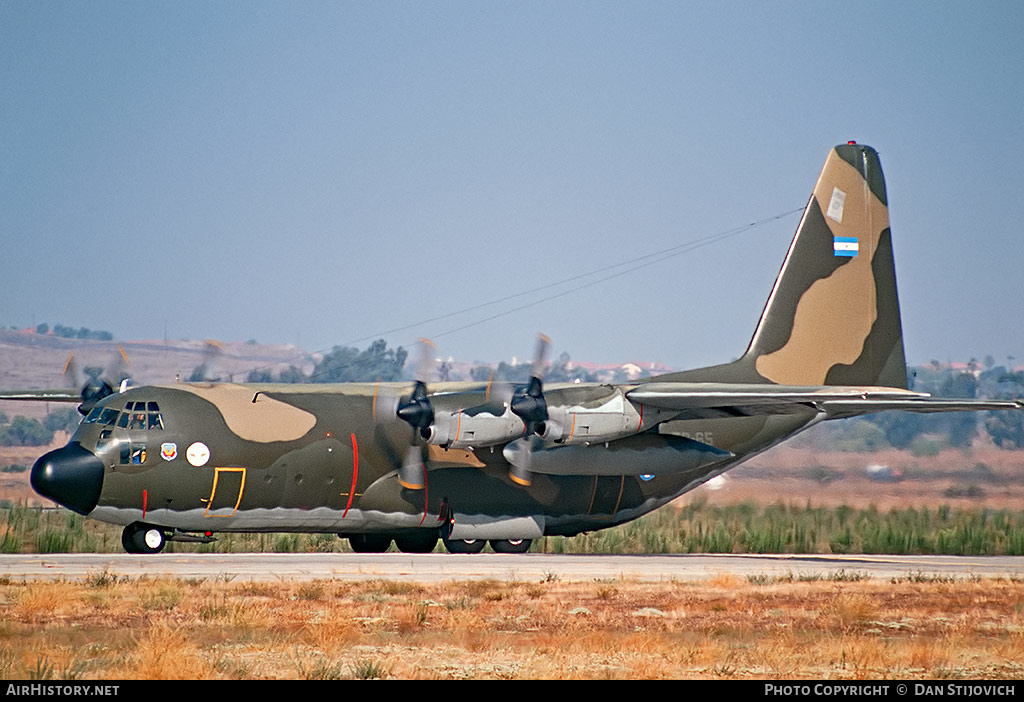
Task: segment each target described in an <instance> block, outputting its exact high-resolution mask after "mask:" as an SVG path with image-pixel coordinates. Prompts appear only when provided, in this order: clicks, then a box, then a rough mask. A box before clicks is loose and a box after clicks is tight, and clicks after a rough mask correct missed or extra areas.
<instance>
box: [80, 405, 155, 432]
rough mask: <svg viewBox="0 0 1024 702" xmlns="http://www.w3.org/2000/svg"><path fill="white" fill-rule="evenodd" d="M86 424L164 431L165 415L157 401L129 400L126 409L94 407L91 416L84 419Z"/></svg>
mask: <svg viewBox="0 0 1024 702" xmlns="http://www.w3.org/2000/svg"><path fill="white" fill-rule="evenodd" d="M83 421H84V423H85V424H99V425H101V426H114V425H115V424H116V425H117V426H119V427H121V428H122V429H149V430H155V431H163V429H164V417H163V414H161V413H160V406H159V405H158V404H157V403H155V402H128V403H127V404H125V407H124V411H119V410H116V409H113V408H112V407H107V408H102V407H94V408H93V410H92V411H91V412H90V413H89V416H88V417H86V418H85V419H84V420H83Z"/></svg>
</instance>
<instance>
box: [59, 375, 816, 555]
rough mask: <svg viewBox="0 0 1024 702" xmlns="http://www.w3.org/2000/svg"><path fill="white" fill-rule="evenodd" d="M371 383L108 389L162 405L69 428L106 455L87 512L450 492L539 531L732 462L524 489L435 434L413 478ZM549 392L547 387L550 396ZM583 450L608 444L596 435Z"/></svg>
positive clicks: (716, 439) (333, 504)
mask: <svg viewBox="0 0 1024 702" xmlns="http://www.w3.org/2000/svg"><path fill="white" fill-rule="evenodd" d="M377 389H378V388H377V387H376V386H375V385H373V384H366V385H362V384H345V385H323V386H310V385H298V386H296V385H260V386H256V385H225V384H218V385H203V384H181V385H175V386H151V387H145V388H138V389H133V390H129V391H127V392H125V393H122V394H119V395H115V396H112V397H109V398H107V399H105V400H104V401H103V402H101V403H100V405H99V406H98V409H99V410H100V411H102V410H103V409H114V410H124V408H125V407H130V406H132V405H134V404H135V403H138V402H145V403H146V404H147V405H150V406H153V405H155V406H156V407H158V408H159V412H160V416H161V421H160V427H159V428H155V427H143V426H142V424H141V423H140V424H139V425H138V426H137V427H136V428H130V426H125V427H119V426H117V425H118V422H116V421H115V422H113V423H112V424H102V423H100V422H97V421H94V422H91V423H83V424H82V425H81V426H80V427H79V429H78V431H77V432H76V433H75V435H74V436H73V437H72V442H77V443H79V444H81V445H82V447H83V448H85V449H87V450H89V451H92V452H93V453H95V454H96V455H97V456H98V457H99V458H100V460H101V461H102V462H103V464H104V478H103V486H102V491H101V493H100V496H99V500H98V503H97V505H96V508H95V510H93V511H92V512H91V513H90V514H89V516H91V517H94V518H96V519H100V520H103V521H107V522H112V523H116V524H125V525H127V524H131V523H132V522H146V523H152V524H159V525H161V526H163V527H166V528H171V529H179V530H182V531H194V532H203V531H211V532H221V531H303V532H333V533H339V534H346V535H347V534H356V533H366V532H381V531H386V532H389V533H400V532H402V531H405V530H417V529H425V528H434V529H436V528H437V527H438V522H439V521H440V519H441V518H442V515H443V507H442V505H447V506H448V508H449V509H450V511H451V513H452V515H453V516H454V518H455V524H456V525H457V527H459V528H460V529H462V530H465V529H467V528H468V529H469V531H468V532H466V533H467V534H469V535H479V536H480V537H481V538H533V537H537V536H540V535H542V534H576V533H579V532H581V531H588V530H593V529H600V528H603V527H607V526H612V525H614V524H619V523H622V522H625V521H628V520H630V519H634V518H636V517H638V516H640V515H642V514H645V513H646V512H649V511H651V510H653V509H655V508H657V507H659V506H661V505H662V504H664V503H665V502H666V501H668V500H671V499H673V498H674V497H676V496H678V495H680V494H682V493H683V492H686V491H687V490H689V489H692V488H693V487H696V486H697V485H699V484H701V483H702V482H704V481H705V480H707V479H708V478H710V477H712V476H714V475H717V474H719V473H721V472H722V471H724V470H726V469H727V468H729V467H731V466H732V465H734V464H735V463H736V462H738V460H739V459H737V458H735V457H730V458H723V459H722V460H719V461H715V462H713V463H711V464H709V465H703V466H699V467H696V468H694V469H692V470H689V471H684V472H680V473H674V474H670V475H657V476H648V475H643V476H641V475H617V476H609V475H602V476H597V475H587V476H583V475H536V476H535V478H534V480H533V482H532V484H531V485H530V486H528V487H524V486H522V485H519V484H517V483H515V482H513V481H512V480H511V479H510V478H509V475H508V464H507V463H506V461H505V459H504V458H503V457H502V453H501V451H500V450H498V449H494V450H492V449H491V448H489V447H484V448H480V449H475V450H463V449H444V448H440V447H435V446H431V447H430V448H429V460H428V462H427V464H426V465H427V470H426V487H425V489H423V490H408V489H405V488H403V487H402V486H401V485H400V484H399V482H398V479H397V467H398V464H399V462H400V460H401V452H402V450H403V449H402V447H404V446H405V445H406V444H407V443H408V441H409V439H408V429H407V428H405V427H403V426H402V425H401V424H397V425H396V424H379V423H376V422H374V421H373V412H372V404H373V402H374V393H375V392H376V391H377ZM579 389H581V388H580V387H579V386H575V387H573V390H576V391H578V390H579ZM558 390H559V388H558V387H554V386H553V387H552V389H551V390H549V394H550V393H557V392H558ZM474 391H475V392H476V393H478V394H479V396H480V398H481V399H482V397H483V389H482V388H481V387H480V386H479V384H474V385H466V384H444V385H440V386H438V387H437V388H436V389H435V393H436V394H435V397H438V396H443V393H453V394H454V395H455V396H457V397H459V399H460V401H465V400H466V398H467V397H469V396H471V393H473V392H474ZM254 396H255V397H256V401H255V402H253V397H254ZM97 414H100V413H97ZM123 414H124V412H122V415H123ZM127 414H131V412H128V413H127ZM815 416H816V415H815V413H813V412H811V411H808V412H807V413H806V414H802V415H801V414H795V415H786V416H781V417H773V416H752V417H742V418H741V417H733V418H728V419H725V418H717V419H715V418H710V419H691V420H681V421H669V422H665V423H662V424H660V425H659V426H658V427H657V428H656V429H655V430H654V431H651V432H649V433H648V434H647V438H646V439H644V438H641V440H640V442H641V443H640V444H639V453H637V455H639V456H642V453H643V442H645V441H646V442H649V443H650V444H651V446H652V447H654V446H656V445H657V442H658V439H659V438H660V437H661V435H662V434H663V433H664V434H675V435H679V436H689V437H691V438H696V439H697V440H698V441H703V442H706V443H708V444H712V445H715V446H718V447H721V448H724V449H726V450H727V451H729V452H731V453H734V454H736V455H738V456H743V458H747V457H749V455H750V454H751V453H754V452H757V451H760V450H763V449H764V448H767V447H768V446H770V445H772V444H774V443H776V442H777V441H778V440H779V439H781V438H782V437H785V436H788V435H790V434H792V433H793V432H794V431H798V430H799V429H801V428H802V427H803V426H806V425H807V424H808V423H809V422H813V421H814V419H815ZM121 423H126V422H121ZM104 432H108V433H107V435H106V436H105V437H104V438H101V434H103V433H104ZM641 436H643V435H641ZM197 445H201V446H203V447H205V450H200V451H198V455H190V454H189V450H190V447H193V446H197ZM126 447H127V448H126ZM140 449H141V453H140ZM585 450H593V451H604V450H606V449H605V447H604V446H603V445H594V446H590V447H588V448H586V449H585ZM193 453H195V452H193ZM126 455H127V456H128V459H127V461H126V460H124V456H126ZM195 464H200V465H195Z"/></svg>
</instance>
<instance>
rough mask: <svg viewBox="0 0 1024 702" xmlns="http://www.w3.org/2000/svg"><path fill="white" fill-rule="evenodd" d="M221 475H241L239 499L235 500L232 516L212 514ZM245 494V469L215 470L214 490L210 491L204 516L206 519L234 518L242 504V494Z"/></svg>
mask: <svg viewBox="0 0 1024 702" xmlns="http://www.w3.org/2000/svg"><path fill="white" fill-rule="evenodd" d="M221 473H241V474H242V484H241V485H239V486H238V499H237V500H235V506H234V509H232V510H231V514H210V510H211V509H213V498H214V496H215V495H216V494H217V481H218V479H219V478H220V474H221ZM244 492H245V468H214V469H213V489H212V490H210V499H208V500H207V501H206V512H205V513H204V514H203V516H204V517H233V516H235V512H237V511H238V505H240V504H241V503H242V493H244Z"/></svg>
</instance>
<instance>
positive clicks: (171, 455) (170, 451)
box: [160, 441, 178, 461]
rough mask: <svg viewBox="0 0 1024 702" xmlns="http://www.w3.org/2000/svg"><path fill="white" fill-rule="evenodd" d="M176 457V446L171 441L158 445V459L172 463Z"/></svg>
mask: <svg viewBox="0 0 1024 702" xmlns="http://www.w3.org/2000/svg"><path fill="white" fill-rule="evenodd" d="M177 457H178V445H177V444H176V443H174V442H173V441H168V442H167V443H164V444H160V458H162V459H164V460H165V461H173V460H174V459H175V458H177Z"/></svg>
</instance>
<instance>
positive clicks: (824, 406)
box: [626, 383, 1024, 418]
mask: <svg viewBox="0 0 1024 702" xmlns="http://www.w3.org/2000/svg"><path fill="white" fill-rule="evenodd" d="M626 396H627V397H628V398H629V399H630V400H632V401H634V402H639V403H640V404H643V405H650V406H652V407H660V408H662V409H669V410H678V411H680V412H684V413H690V414H692V415H693V416H710V415H711V413H718V414H722V413H724V414H728V415H732V416H742V415H756V414H791V413H795V412H806V411H815V412H824V413H826V414H827V415H828V416H829V418H837V417H853V416H856V415H861V414H871V413H873V412H883V411H885V410H904V411H910V412H963V411H976V410H1007V409H1024V404H1022V403H1021V402H1019V401H1013V400H973V399H961V398H933V397H932V396H931V395H929V394H928V393H921V392H913V391H910V390H902V389H900V388H882V387H861V386H821V387H802V386H786V385H742V384H730V383H649V384H646V385H640V386H638V387H636V388H634V389H633V390H631V391H629V392H628V393H627V395H626Z"/></svg>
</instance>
